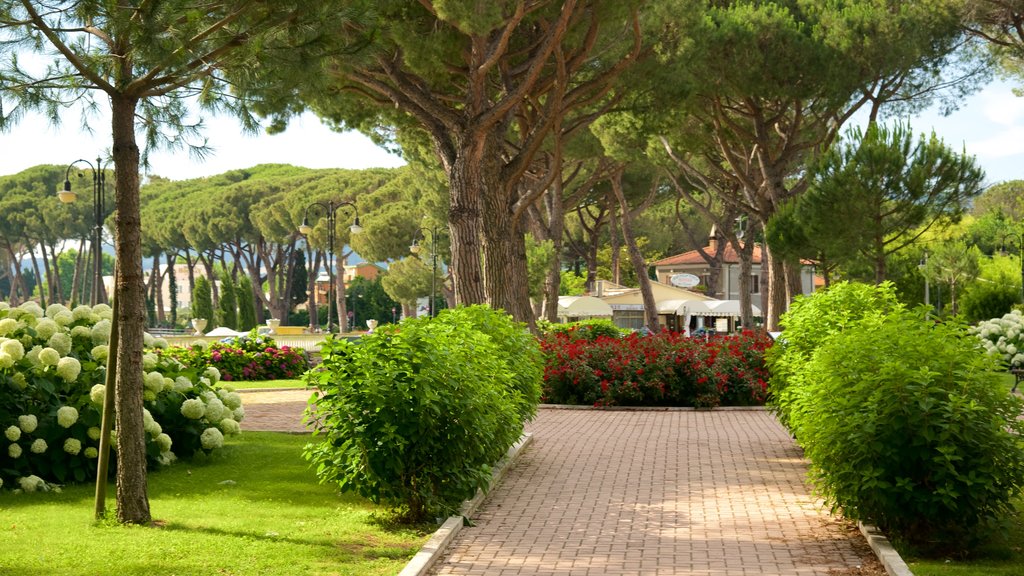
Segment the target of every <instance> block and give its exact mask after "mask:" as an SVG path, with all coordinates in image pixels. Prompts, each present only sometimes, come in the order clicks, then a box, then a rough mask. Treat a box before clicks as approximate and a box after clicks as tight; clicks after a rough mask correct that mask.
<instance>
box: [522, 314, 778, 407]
mask: <svg viewBox="0 0 1024 576" xmlns="http://www.w3.org/2000/svg"><path fill="white" fill-rule="evenodd" d="M770 344H771V340H770V339H769V338H768V337H767V335H765V334H763V333H754V332H744V333H742V334H740V335H736V336H719V337H714V338H711V339H708V340H704V339H703V338H688V337H686V336H684V335H683V334H681V333H677V332H667V331H665V332H661V333H659V334H652V335H649V336H640V335H639V334H630V335H628V336H626V337H623V338H614V337H609V336H599V337H597V338H595V339H593V340H590V339H586V338H577V337H575V336H574V334H573V333H572V332H571V331H569V332H558V333H550V334H547V335H545V336H544V337H543V339H542V341H541V345H542V348H543V350H544V353H545V357H546V367H545V370H544V396H543V401H544V402H548V403H554V404H592V405H595V406H615V405H620V406H696V407H713V406H719V405H727V406H744V405H759V404H763V403H764V400H765V394H766V393H765V389H766V382H767V380H768V373H767V370H766V368H765V365H764V351H765V350H766V349H767V348H768V346H770Z"/></svg>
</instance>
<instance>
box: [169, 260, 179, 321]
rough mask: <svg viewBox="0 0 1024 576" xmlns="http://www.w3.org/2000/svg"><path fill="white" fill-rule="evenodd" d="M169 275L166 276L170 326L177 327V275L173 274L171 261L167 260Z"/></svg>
mask: <svg viewBox="0 0 1024 576" xmlns="http://www.w3.org/2000/svg"><path fill="white" fill-rule="evenodd" d="M168 265H169V266H168V267H169V268H170V269H171V273H170V274H168V275H167V291H168V292H169V293H170V294H169V296H170V305H171V318H170V320H171V326H177V325H178V275H177V274H175V273H174V266H173V260H172V259H170V258H168Z"/></svg>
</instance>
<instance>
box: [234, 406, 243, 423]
mask: <svg viewBox="0 0 1024 576" xmlns="http://www.w3.org/2000/svg"><path fill="white" fill-rule="evenodd" d="M231 413H232V414H233V415H234V417H235V421H236V422H241V421H242V420H245V407H244V406H239V407H238V408H235V409H234V410H232V411H231Z"/></svg>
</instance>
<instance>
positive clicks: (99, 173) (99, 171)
mask: <svg viewBox="0 0 1024 576" xmlns="http://www.w3.org/2000/svg"><path fill="white" fill-rule="evenodd" d="M79 163H85V164H87V165H88V166H89V168H90V169H91V170H92V218H93V227H92V241H91V244H92V246H91V251H92V265H93V277H92V295H91V296H90V299H89V303H90V304H92V305H93V306H95V305H96V304H100V303H101V302H103V301H104V300H105V299H104V297H103V292H104V290H103V214H104V212H105V210H104V206H103V204H104V197H103V196H104V195H103V191H104V185H105V184H106V175H105V168H104V166H103V162H102V160H101V159H100V158H96V164H95V165H94V164H93V163H92V162H89V161H88V160H75V161H74V162H72V163H71V164H69V165H68V168H67V170H65V171H64V190H62V191H60V192H58V193H57V196H58V197H59V198H60V201H61V202H63V203H65V204H70V203H71V202H74V201H75V199H76V198H77V197H78V194H76V193H75V192H73V191H72V190H71V179H70V177H71V169H72V168H74V167H75V164H79ZM79 176H81V174H79Z"/></svg>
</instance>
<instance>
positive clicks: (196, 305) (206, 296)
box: [192, 276, 216, 328]
mask: <svg viewBox="0 0 1024 576" xmlns="http://www.w3.org/2000/svg"><path fill="white" fill-rule="evenodd" d="M192 317H193V318H205V319H206V322H207V327H208V328H215V327H216V326H215V324H214V316H213V296H212V294H211V290H210V281H209V280H207V279H206V277H205V276H200V277H198V278H196V286H195V290H193V291H192Z"/></svg>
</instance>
